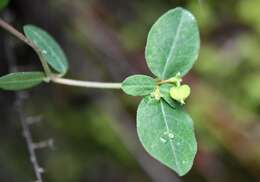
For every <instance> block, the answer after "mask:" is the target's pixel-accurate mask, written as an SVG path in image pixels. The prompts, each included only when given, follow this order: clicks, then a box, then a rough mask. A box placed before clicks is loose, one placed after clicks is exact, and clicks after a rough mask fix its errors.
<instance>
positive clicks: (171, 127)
mask: <svg viewBox="0 0 260 182" xmlns="http://www.w3.org/2000/svg"><path fill="white" fill-rule="evenodd" d="M137 132H138V136H139V139H140V141H141V143H142V144H143V146H144V148H145V149H146V150H147V152H148V153H150V154H151V156H153V157H154V158H155V159H157V160H159V161H160V162H162V163H163V164H165V165H166V166H168V167H169V168H171V169H173V170H174V171H176V172H177V173H178V174H179V175H180V176H183V175H184V174H186V173H187V172H188V171H189V170H190V169H191V167H192V164H193V160H194V158H195V154H196V152H197V142H196V139H195V134H194V129H193V121H192V119H191V118H190V116H189V115H188V114H187V113H186V112H185V111H184V110H183V108H182V107H176V108H175V109H173V108H172V107H171V106H170V105H169V104H167V103H166V102H165V101H164V100H162V99H161V100H159V101H158V100H155V99H153V98H151V97H148V96H147V97H145V98H144V99H143V100H142V102H141V103H140V105H139V107H138V110H137Z"/></svg>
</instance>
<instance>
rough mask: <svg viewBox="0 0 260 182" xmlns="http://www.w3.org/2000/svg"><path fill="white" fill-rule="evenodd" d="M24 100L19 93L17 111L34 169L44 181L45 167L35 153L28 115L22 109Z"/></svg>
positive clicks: (40, 179) (37, 176) (39, 181)
mask: <svg viewBox="0 0 260 182" xmlns="http://www.w3.org/2000/svg"><path fill="white" fill-rule="evenodd" d="M22 102H23V99H22V98H21V93H17V102H16V106H17V112H18V114H19V118H20V121H21V124H22V129H23V135H24V138H25V140H26V143H27V148H28V151H29V154H30V160H31V163H32V165H33V169H34V173H35V175H36V178H37V182H43V179H42V173H43V169H42V168H41V167H40V165H39V163H38V160H37V158H36V153H35V150H34V149H35V148H34V143H33V140H32V135H31V132H30V129H29V126H28V125H27V123H26V116H25V114H24V112H23V110H22Z"/></svg>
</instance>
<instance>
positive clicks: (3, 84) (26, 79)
mask: <svg viewBox="0 0 260 182" xmlns="http://www.w3.org/2000/svg"><path fill="white" fill-rule="evenodd" d="M44 79H45V75H44V73H42V72H18V73H10V74H8V75H5V76H2V77H0V88H1V89H4V90H23V89H27V88H31V87H34V86H36V85H38V84H40V83H41V82H43V81H44Z"/></svg>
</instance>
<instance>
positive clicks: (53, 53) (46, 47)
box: [24, 25, 68, 75]
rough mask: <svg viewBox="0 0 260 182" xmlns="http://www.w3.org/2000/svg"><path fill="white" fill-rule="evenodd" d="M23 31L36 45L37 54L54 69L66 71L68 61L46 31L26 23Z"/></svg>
mask: <svg viewBox="0 0 260 182" xmlns="http://www.w3.org/2000/svg"><path fill="white" fill-rule="evenodd" d="M24 33H25V35H26V37H27V38H28V39H30V40H31V41H32V42H33V43H34V44H35V45H36V46H37V47H38V49H39V52H38V54H40V55H41V57H42V58H43V60H45V61H46V62H48V64H49V65H50V66H51V67H52V68H53V69H54V70H55V71H57V72H59V73H60V74H62V75H64V74H65V73H66V72H67V71H68V61H67V58H66V56H65V54H64V52H63V50H62V49H61V47H60V46H59V44H58V43H57V42H56V41H55V40H54V39H53V38H52V37H51V36H50V35H49V34H48V33H47V32H46V31H44V30H42V29H40V28H38V27H36V26H33V25H26V26H24Z"/></svg>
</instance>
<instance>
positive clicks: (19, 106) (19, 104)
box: [0, 21, 43, 182]
mask: <svg viewBox="0 0 260 182" xmlns="http://www.w3.org/2000/svg"><path fill="white" fill-rule="evenodd" d="M0 22H1V21H0ZM1 23H3V22H1ZM4 23H5V22H4ZM9 28H10V27H9ZM11 30H12V27H11ZM12 31H13V30H12ZM14 31H15V30H14ZM4 40H5V43H4V45H5V47H4V48H5V53H6V57H7V60H8V63H9V69H10V71H17V67H16V58H15V56H14V52H13V46H14V45H13V43H12V42H11V40H10V39H7V38H5V39H4ZM15 95H16V110H17V112H18V115H19V119H20V122H21V125H22V130H23V136H24V137H25V141H26V144H27V148H28V151H29V155H30V159H31V163H32V165H33V170H34V173H35V176H36V179H37V182H43V180H42V172H43V169H42V168H41V167H40V165H39V163H38V160H37V158H36V153H35V149H34V143H33V140H32V135H31V133H30V128H29V125H28V123H27V118H26V115H25V113H24V111H23V101H24V99H26V96H25V92H18V93H16V94H15Z"/></svg>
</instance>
